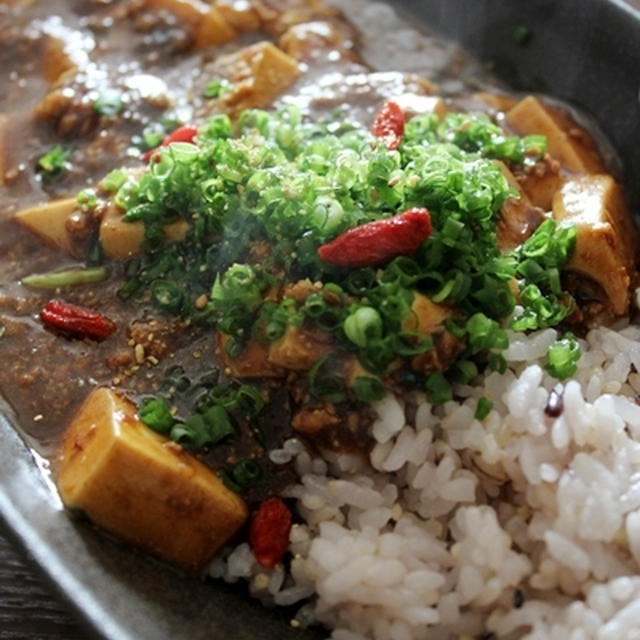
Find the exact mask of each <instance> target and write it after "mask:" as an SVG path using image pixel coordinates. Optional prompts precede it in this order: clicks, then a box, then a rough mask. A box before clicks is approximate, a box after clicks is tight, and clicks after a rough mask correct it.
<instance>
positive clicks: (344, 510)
mask: <svg viewBox="0 0 640 640" xmlns="http://www.w3.org/2000/svg"><path fill="white" fill-rule="evenodd" d="M556 338H557V334H556V332H555V331H554V330H552V329H546V330H544V331H539V332H536V333H533V334H531V335H528V336H524V335H522V334H513V335H510V339H511V345H510V347H509V349H507V351H506V352H505V357H506V359H507V363H508V369H507V371H506V372H505V373H504V374H502V375H500V374H497V373H486V374H484V375H482V376H479V377H478V379H477V380H475V381H474V383H473V384H472V385H466V386H461V387H459V388H457V389H456V390H455V391H456V397H457V398H458V400H456V401H453V402H448V403H446V404H445V405H444V406H442V407H437V408H434V407H431V406H430V405H429V404H428V402H427V401H426V398H425V397H423V396H421V395H420V394H415V393H414V394H411V395H410V396H408V397H405V398H401V397H394V396H388V397H387V398H386V399H385V400H383V401H382V402H380V403H378V404H377V405H375V410H376V411H377V415H378V418H377V420H375V421H374V424H373V426H372V434H373V436H374V439H375V445H374V447H373V449H372V450H371V452H370V456H369V460H367V461H362V460H360V461H354V459H353V457H349V459H348V460H347V461H346V462H344V461H341V460H340V459H339V458H336V457H335V455H334V456H329V457H328V460H323V459H320V458H315V459H314V458H313V457H312V455H311V454H310V453H309V452H308V451H306V450H305V449H304V448H303V447H302V445H301V444H300V442H299V441H297V440H296V441H290V442H288V443H286V444H285V445H284V447H283V449H282V450H281V451H286V452H287V453H288V454H289V455H290V456H291V458H292V459H293V458H295V462H296V465H295V466H296V469H297V471H298V474H299V482H298V483H297V484H295V485H293V486H291V487H289V488H288V489H287V490H286V492H285V496H286V497H288V498H291V499H294V500H295V501H296V503H297V511H298V514H299V517H300V519H301V522H300V523H299V524H297V525H296V526H294V528H293V529H292V532H291V544H290V551H291V556H292V558H293V560H292V562H291V563H290V566H289V567H288V572H287V573H285V571H284V568H283V567H282V566H280V565H279V566H278V567H276V569H274V570H273V571H267V570H265V569H264V568H262V567H260V566H259V565H257V564H256V563H255V561H254V560H253V557H252V554H251V552H250V549H249V547H248V545H246V544H242V545H240V546H239V547H238V548H237V549H235V550H233V551H232V552H231V553H230V555H228V556H227V557H226V558H224V557H223V558H219V559H218V560H217V561H216V562H215V563H214V565H213V570H212V572H213V574H214V575H216V576H218V577H223V578H224V579H226V580H229V581H233V580H236V579H238V578H244V579H246V580H248V581H249V585H250V591H251V593H252V594H253V595H255V596H257V597H259V598H261V599H262V600H264V601H266V602H275V603H277V604H286V605H288V604H292V603H294V602H299V603H300V604H301V605H303V606H302V609H301V612H300V615H299V621H300V623H301V624H305V625H306V624H309V623H311V622H316V623H322V624H324V625H326V627H327V628H328V629H332V630H333V631H331V632H329V633H331V637H332V638H333V639H334V640H356V639H362V638H374V639H376V640H383V639H386V638H388V639H390V640H402V639H403V638H406V639H420V638H425V639H426V638H428V639H429V640H431V639H437V638H458V637H460V636H466V637H472V638H473V637H481V636H482V635H483V634H487V633H493V634H495V636H497V637H499V638H527V639H534V638H535V639H539V640H542V639H545V640H547V639H555V638H557V639H558V640H560V639H562V640H566V639H567V638H571V639H574V638H575V639H578V638H580V639H591V638H593V639H598V640H608V639H611V640H613V639H615V640H620V639H623V638H624V639H631V638H640V577H638V576H637V575H636V574H637V573H638V567H639V566H640V406H638V405H637V404H636V402H635V398H636V394H637V393H638V386H639V383H640V379H639V377H638V375H637V371H638V370H639V369H640V328H638V327H635V326H631V325H630V326H625V327H622V328H618V330H613V329H607V328H598V329H594V330H592V331H591V332H590V333H589V334H588V335H587V336H586V337H585V339H584V340H581V341H580V344H581V348H582V356H581V358H580V361H579V368H578V371H577V372H576V374H575V376H574V377H573V378H572V380H570V381H568V382H566V383H565V384H563V385H562V387H561V388H560V389H558V387H557V386H556V385H557V384H558V381H557V380H555V379H553V378H551V377H550V376H549V375H548V374H547V373H546V372H545V370H544V358H545V354H546V349H547V347H548V346H549V344H551V343H552V342H553V341H554V340H555V339H556ZM554 387H555V388H556V392H558V391H559V392H560V393H561V398H562V411H561V412H560V414H559V415H557V417H553V416H550V415H548V414H547V413H546V412H545V407H546V404H547V402H548V399H549V394H550V392H551V391H552V390H553V389H554ZM483 396H484V397H486V398H489V399H490V400H491V401H492V402H493V408H492V410H491V411H490V412H489V415H488V416H487V417H486V418H485V419H484V420H483V421H482V422H479V421H478V420H477V419H476V418H475V417H474V416H475V410H476V406H477V403H478V400H479V398H481V397H483ZM409 404H411V405H412V410H411V411H407V408H408V405H409ZM407 416H411V419H409V418H408V417H407ZM227 553H229V552H227ZM303 603H304V604H303Z"/></svg>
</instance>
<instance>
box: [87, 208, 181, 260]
mask: <svg viewBox="0 0 640 640" xmlns="http://www.w3.org/2000/svg"><path fill="white" fill-rule="evenodd" d="M122 213H123V212H122V211H121V210H120V209H118V208H117V207H110V208H109V209H108V210H107V212H106V214H105V216H104V217H103V218H102V221H101V222H100V232H99V240H100V245H101V246H102V250H103V251H104V254H105V255H106V256H107V257H108V258H111V259H112V260H127V259H128V258H131V257H132V256H135V255H136V254H138V253H139V252H140V247H141V246H142V243H143V241H144V223H143V222H140V221H137V222H125V221H124V220H123V219H122ZM188 230H189V223H188V222H187V221H186V220H177V221H176V222H172V223H171V224H168V225H166V226H165V227H164V235H165V241H166V242H167V243H169V242H179V241H180V240H182V239H183V238H184V237H185V236H186V235H187V231H188Z"/></svg>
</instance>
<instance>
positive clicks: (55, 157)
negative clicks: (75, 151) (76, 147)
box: [38, 144, 72, 181]
mask: <svg viewBox="0 0 640 640" xmlns="http://www.w3.org/2000/svg"><path fill="white" fill-rule="evenodd" d="M71 153H72V152H71V149H65V148H64V147H63V146H62V145H59V144H58V145H56V146H55V147H53V149H51V150H50V151H48V152H47V153H45V154H44V155H43V156H41V157H40V159H39V160H38V174H39V175H40V176H41V177H42V179H43V180H45V181H48V180H53V179H55V178H58V177H60V176H61V175H62V174H63V173H64V172H65V171H68V170H69V169H70V168H71V164H70V162H69V158H70V157H71Z"/></svg>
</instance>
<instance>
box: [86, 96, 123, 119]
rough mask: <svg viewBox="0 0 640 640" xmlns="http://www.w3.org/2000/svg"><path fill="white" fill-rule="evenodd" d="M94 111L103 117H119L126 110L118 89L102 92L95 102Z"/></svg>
mask: <svg viewBox="0 0 640 640" xmlns="http://www.w3.org/2000/svg"><path fill="white" fill-rule="evenodd" d="M93 109H94V111H96V112H97V113H99V114H100V115H101V116H106V117H114V116H117V115H118V114H119V113H120V112H121V111H122V110H123V109H124V102H123V101H122V93H121V92H120V91H118V90H117V89H105V90H104V91H101V92H100V93H99V94H98V97H97V98H96V99H95V100H94V102H93Z"/></svg>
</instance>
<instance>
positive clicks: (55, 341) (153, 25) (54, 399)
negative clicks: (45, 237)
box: [0, 1, 491, 499]
mask: <svg viewBox="0 0 640 640" xmlns="http://www.w3.org/2000/svg"><path fill="white" fill-rule="evenodd" d="M276 4H278V3H276ZM285 4H286V3H285ZM343 4H345V3H343ZM356 4H358V6H360V4H361V3H356ZM26 5H27V6H26V8H25V7H21V5H20V4H19V3H18V4H16V5H15V6H14V7H8V6H6V5H3V6H1V7H0V82H1V83H2V85H3V87H5V91H4V96H3V98H1V99H0V118H4V120H0V169H1V170H2V174H1V175H0V182H1V183H3V188H2V190H1V191H0V256H2V259H1V260H0V327H1V328H2V331H3V336H2V338H0V363H1V366H0V393H1V394H2V395H3V396H4V397H5V398H6V399H7V400H8V402H9V403H10V405H11V407H12V409H13V411H14V412H15V415H16V418H17V422H18V423H19V424H20V425H21V427H22V429H23V430H24V432H25V434H26V435H27V436H28V437H29V439H30V441H31V442H33V446H34V447H35V449H36V450H37V451H38V452H39V453H41V454H42V455H44V456H45V457H50V456H52V455H53V453H54V452H55V450H56V447H57V446H58V442H59V438H60V434H61V431H62V430H63V429H64V427H65V426H66V425H67V424H68V423H69V421H70V419H71V417H72V416H73V414H74V412H75V411H76V410H77V408H78V407H79V405H80V404H81V403H82V401H83V399H84V398H85V397H86V395H87V394H88V392H89V391H90V390H91V389H93V388H95V387H99V386H111V387H114V388H116V389H120V390H122V392H123V393H125V394H126V395H128V396H130V397H132V398H134V399H139V398H141V397H143V396H144V395H145V394H150V393H154V392H156V391H157V390H158V389H159V388H160V386H161V384H162V381H163V378H164V375H165V371H166V369H167V368H168V367H170V366H171V365H172V364H175V363H178V362H179V363H180V364H181V365H182V366H183V367H184V370H185V375H186V376H188V377H190V378H191V379H194V380H195V379H198V377H200V376H202V375H204V374H206V373H207V372H209V371H210V370H211V369H212V368H214V367H218V368H220V363H219V361H218V356H217V355H216V353H215V350H216V345H215V342H214V340H213V339H212V337H211V335H209V334H208V333H206V332H205V331H204V330H202V329H197V328H193V327H186V326H182V325H181V324H180V323H179V322H177V321H173V320H170V319H169V318H167V317H163V316H158V314H157V313H156V312H155V311H153V309H151V308H150V307H148V306H145V305H142V306H138V305H131V304H129V303H126V302H122V301H120V300H119V298H118V296H117V295H115V293H116V290H117V289H118V287H119V286H120V285H121V278H122V271H123V269H124V266H123V265H122V264H116V263H114V264H110V265H109V269H110V270H111V277H110V278H109V280H107V282H105V283H103V284H99V285H91V286H87V287H76V288H73V289H65V290H64V291H63V292H62V293H63V294H64V297H65V299H66V300H68V301H69V302H72V303H75V304H79V305H83V306H86V307H90V308H97V309H100V311H101V312H103V313H104V314H106V315H107V316H109V317H111V318H114V319H116V322H117V326H118V330H117V332H116V333H115V334H114V335H113V336H111V337H110V338H109V340H106V341H103V342H96V341H93V340H81V339H77V338H68V337H61V336H60V335H57V334H54V333H51V332H49V331H47V330H46V329H45V328H44V327H43V326H42V324H41V323H40V321H39V319H38V313H39V311H40V309H41V308H42V306H43V304H44V303H45V302H46V300H47V299H49V298H50V297H52V292H38V291H34V290H31V289H28V288H25V287H23V286H22V285H21V284H20V280H21V278H22V277H24V276H26V275H28V274H30V273H34V272H36V273H37V272H46V271H48V270H50V269H53V268H59V267H62V266H65V265H72V264H74V261H73V259H72V258H69V257H63V256H62V255H61V253H60V252H59V251H58V250H56V249H54V248H49V247H46V246H43V244H42V242H41V241H40V240H38V239H37V238H35V237H33V236H32V235H31V234H30V233H29V232H27V231H26V230H25V229H23V228H22V227H20V226H19V225H18V224H17V223H16V222H15V220H14V219H13V215H14V214H15V213H16V211H19V210H21V209H23V208H25V207H27V206H29V205H33V204H36V203H39V202H42V201H46V200H47V199H50V198H57V197H63V196H70V195H74V194H75V193H77V192H78V190H80V189H82V188H85V187H88V186H93V185H95V184H96V183H97V181H99V180H100V179H101V178H102V177H103V176H104V175H105V174H107V173H108V172H109V171H110V170H111V169H112V168H114V167H122V166H131V167H135V166H140V165H141V160H140V155H141V154H140V151H139V150H137V149H136V148H135V146H134V145H133V144H132V140H133V139H134V138H135V136H140V135H141V132H142V130H143V128H144V127H145V125H147V124H149V123H153V122H157V121H159V120H161V119H162V118H163V117H167V116H178V117H179V118H180V119H181V120H182V121H183V122H190V121H194V122H196V123H197V122H201V121H202V120H203V119H204V118H206V116H208V115H210V114H211V113H215V112H217V111H219V110H221V106H220V104H219V103H218V101H216V100H207V99H205V98H203V97H202V92H203V89H204V88H205V87H206V85H207V82H209V81H210V80H211V78H215V77H217V74H218V73H219V72H220V67H219V59H220V57H221V56H223V55H224V54H225V53H227V52H229V51H232V50H235V49H237V48H238V47H240V46H245V45H248V44H250V43H251V42H254V41H256V40H259V39H265V38H266V39H270V40H272V41H277V39H278V36H279V33H278V29H279V27H278V26H277V24H275V23H273V24H272V23H269V24H270V26H269V27H268V29H267V33H245V34H241V35H239V36H238V38H237V39H235V40H233V41H232V42H230V43H228V44H226V45H223V46H220V47H215V46H213V47H209V48H206V49H205V50H202V51H193V48H192V44H193V27H192V25H189V24H186V23H183V22H181V21H180V20H179V19H177V18H176V17H175V16H173V15H171V14H170V13H169V12H167V11H165V10H162V9H160V10H152V9H149V10H147V9H145V8H144V3H143V2H137V1H127V2H104V3H99V2H95V3H84V2H75V3H68V2H62V1H53V2H47V3H46V5H45V3H34V4H33V5H32V6H28V5H29V3H26ZM346 7H347V5H345V7H343V8H346ZM351 17H352V18H353V17H354V16H351ZM311 18H313V16H311ZM329 24H331V25H333V26H332V27H331V28H332V29H334V30H335V33H334V32H333V31H331V30H329V34H330V37H329V36H327V37H325V36H326V33H325V32H323V31H322V29H321V28H318V27H315V28H314V29H315V31H314V29H310V30H308V31H307V36H306V37H307V40H301V41H300V42H299V43H298V45H299V46H301V47H304V45H305V42H306V44H307V45H308V46H307V48H306V49H304V50H301V51H300V52H299V53H300V56H301V59H302V60H303V65H304V67H305V73H303V74H302V75H301V76H300V79H299V80H298V81H297V82H296V83H295V84H294V85H293V86H292V87H290V88H288V89H287V90H286V91H285V92H284V94H283V95H281V96H280V98H279V99H278V101H277V104H279V105H282V104H295V105H296V106H298V107H299V108H300V109H301V110H302V112H303V113H304V114H305V116H307V117H310V118H321V117H326V116H328V115H330V114H338V113H339V114H340V118H345V119H351V120H355V121H358V122H362V123H366V124H367V125H368V124H369V123H370V122H371V121H372V118H373V116H374V114H375V112H376V110H377V109H378V107H379V106H380V104H381V103H383V102H384V101H385V100H386V99H388V98H390V97H393V96H397V95H400V94H405V93H411V94H418V95H421V94H430V93H433V92H434V91H435V88H434V85H432V84H431V83H430V82H429V81H427V80H424V79H423V77H421V76H419V75H413V74H411V73H408V74H407V73H401V72H393V71H380V72H377V73H371V72H370V69H369V67H368V66H367V64H366V63H367V62H369V63H380V62H381V59H382V58H381V54H380V52H379V51H377V54H376V55H377V57H376V55H374V54H375V53H376V50H377V49H376V47H373V46H372V45H371V39H372V38H374V37H375V34H374V35H373V36H372V35H369V36H366V35H365V36H363V38H362V39H361V42H360V43H359V46H360V51H361V52H362V58H360V56H359V55H358V53H356V51H358V45H357V43H356V38H355V36H354V30H353V28H352V27H351V26H350V25H349V24H348V23H347V22H346V21H344V20H342V19H341V18H339V17H336V15H335V14H334V13H333V12H330V19H329ZM323 28H324V27H323ZM318 34H320V35H318ZM396 42H398V41H396ZM291 46H294V45H291ZM400 46H401V45H400ZM406 46H407V56H405V58H406V61H407V64H406V66H405V68H406V69H407V70H409V71H411V70H413V71H417V69H415V68H413V69H412V66H413V67H415V64H413V62H411V61H415V59H416V58H415V56H416V55H417V52H419V54H420V55H421V56H422V58H423V59H432V60H438V61H439V67H438V68H435V67H434V68H433V69H430V70H429V71H430V74H431V75H432V76H433V77H434V78H435V79H436V80H438V81H439V82H440V83H441V86H444V87H447V88H448V89H449V90H451V91H459V90H460V89H461V86H462V83H461V81H460V79H459V78H460V76H461V74H462V75H464V74H466V73H469V70H470V69H473V67H472V66H471V63H470V62H469V61H468V60H467V59H466V58H465V57H464V56H463V55H462V54H461V53H460V52H459V51H458V50H457V49H455V47H452V46H451V45H448V44H443V43H441V42H440V41H438V40H435V39H431V38H428V37H427V36H424V37H423V39H422V40H421V41H420V46H418V45H417V44H416V43H415V42H413V41H411V39H410V38H408V41H407V44H406ZM409 54H411V55H409ZM430 54H431V58H430ZM400 58H402V52H401V51H399V50H396V51H395V55H394V57H393V63H391V62H390V63H389V64H392V66H395V62H397V61H398V60H399V59H400ZM387 68H388V67H387ZM108 91H116V92H117V94H118V95H119V96H120V98H121V100H122V105H121V109H120V111H119V113H118V114H117V115H115V116H104V115H100V114H99V113H97V112H96V110H95V108H94V106H93V105H94V102H95V100H96V97H97V96H99V95H100V94H101V93H104V92H108ZM458 103H459V104H464V103H465V99H459V102H458ZM469 104H471V103H470V102H469V100H468V99H466V106H467V108H469ZM473 109H475V110H483V111H487V112H491V107H490V106H488V105H487V104H485V103H479V102H478V101H475V102H474V103H473ZM473 109H472V110H473ZM57 144H62V145H64V146H65V147H69V148H70V149H71V150H72V154H71V157H70V163H71V167H72V168H71V170H69V171H67V172H66V173H65V174H64V175H62V176H61V177H59V178H57V179H55V180H50V181H47V180H43V179H42V178H41V177H40V175H39V173H38V159H39V158H40V157H41V156H42V155H43V154H44V153H45V152H47V151H48V150H50V149H51V148H52V147H53V146H55V145H57ZM136 323H137V324H136ZM136 327H137V329H136ZM145 333H146V336H145ZM150 334H153V335H150ZM160 343H161V344H160ZM266 393H268V394H270V398H271V400H272V405H271V407H270V409H269V411H270V413H269V414H268V415H267V416H266V417H265V418H264V426H265V431H266V432H267V436H266V442H265V443H264V445H263V449H264V448H266V449H268V448H276V447H278V446H280V445H281V444H282V442H283V441H284V440H285V439H286V438H287V437H289V436H290V435H291V428H290V426H289V422H290V417H291V412H292V407H291V400H290V398H289V397H288V395H287V392H286V391H284V390H283V389H282V388H278V385H277V384H275V385H272V386H269V385H266ZM362 416H363V417H361V420H360V422H357V421H356V422H357V424H356V422H354V420H353V418H352V417H351V418H350V417H349V416H348V415H347V414H346V413H345V414H344V415H340V416H339V420H338V422H339V423H340V424H347V425H348V428H347V429H346V430H343V435H342V436H339V435H337V434H338V433H339V432H340V431H339V430H336V429H332V430H329V431H325V432H324V433H323V435H322V437H321V438H319V439H318V440H317V442H316V444H318V445H319V446H321V447H322V446H329V447H330V448H336V449H346V450H350V451H353V450H356V451H361V450H362V449H363V442H365V443H366V436H365V434H366V431H367V427H368V425H369V422H370V420H371V416H367V415H366V412H364V413H363V414H362ZM349 425H350V426H349ZM364 448H366V447H364ZM264 453H265V452H264V450H262V451H260V452H259V454H258V455H260V456H262V457H263V458H264ZM254 455H256V448H255V442H254V440H251V439H250V438H248V437H247V438H244V439H241V440H240V442H239V443H237V444H236V445H235V446H234V447H233V448H231V447H228V446H223V447H220V448H218V449H216V451H215V453H209V454H207V455H206V456H205V459H206V461H207V462H208V463H210V464H211V465H212V466H213V467H216V466H218V465H220V464H221V462H223V463H225V464H232V463H233V462H234V461H235V460H237V459H239V458H241V457H244V456H254ZM265 464H268V463H266V462H265ZM280 473H284V474H285V477H284V479H282V478H280V479H278V477H279V476H278V474H280ZM286 473H287V472H286V470H284V471H282V472H280V471H278V472H276V471H275V469H274V468H273V465H271V467H270V471H269V473H267V474H266V475H268V476H269V475H270V474H273V475H274V476H275V477H276V479H277V481H278V482H280V481H282V482H284V481H285V480H286V479H287V478H286ZM263 489H264V490H265V491H267V492H268V490H269V487H266V488H264V487H263ZM249 497H250V499H251V496H249ZM254 497H255V496H254ZM257 497H259V495H258V496H257Z"/></svg>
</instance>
